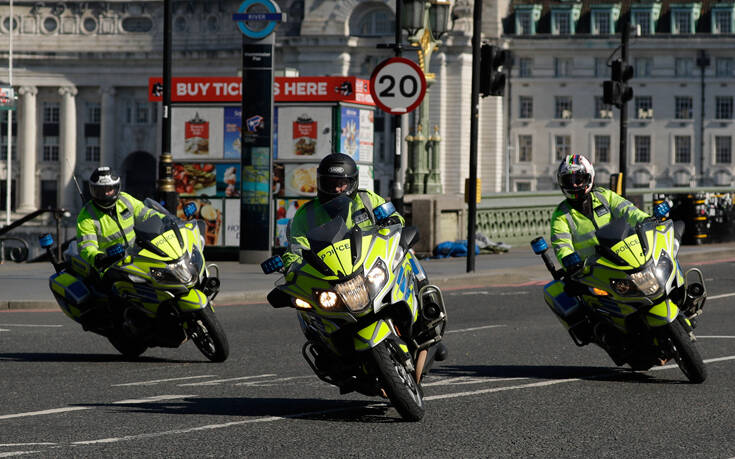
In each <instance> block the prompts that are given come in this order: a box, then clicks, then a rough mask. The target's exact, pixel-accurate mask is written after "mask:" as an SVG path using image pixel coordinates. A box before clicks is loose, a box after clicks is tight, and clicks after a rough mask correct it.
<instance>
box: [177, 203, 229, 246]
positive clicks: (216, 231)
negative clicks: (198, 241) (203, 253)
mask: <svg viewBox="0 0 735 459" xmlns="http://www.w3.org/2000/svg"><path fill="white" fill-rule="evenodd" d="M189 202H193V203H194V204H196V206H197V210H196V212H195V213H194V216H193V217H192V218H195V219H198V220H202V221H203V222H204V227H205V230H204V244H205V245H206V246H213V245H222V240H223V234H222V233H223V231H222V199H205V198H193V199H191V198H180V199H179V204H178V206H177V207H176V216H177V217H179V218H181V219H186V216H185V215H184V205H186V204H188V203H189Z"/></svg>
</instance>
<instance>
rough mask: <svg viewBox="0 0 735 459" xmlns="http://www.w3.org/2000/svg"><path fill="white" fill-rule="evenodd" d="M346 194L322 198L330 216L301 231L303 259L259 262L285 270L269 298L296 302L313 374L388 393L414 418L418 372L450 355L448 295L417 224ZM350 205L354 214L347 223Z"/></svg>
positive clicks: (418, 412) (419, 405)
mask: <svg viewBox="0 0 735 459" xmlns="http://www.w3.org/2000/svg"><path fill="white" fill-rule="evenodd" d="M351 203H352V200H351V199H350V198H348V197H346V196H338V197H336V198H334V199H332V200H330V201H329V202H328V203H327V204H326V205H325V210H327V211H328V213H329V215H330V216H333V219H332V220H330V221H329V222H327V223H325V224H323V225H321V226H318V227H315V228H312V229H311V230H310V231H309V232H308V233H307V235H306V238H307V239H308V241H309V249H304V250H303V251H302V260H301V261H299V262H294V263H293V264H292V265H291V266H290V267H289V268H288V269H284V267H283V260H282V259H281V257H279V256H274V257H271V258H269V259H268V260H266V261H265V262H263V263H262V264H261V266H262V268H263V271H264V272H265V273H266V274H270V273H273V272H276V271H278V272H281V273H283V274H284V277H283V278H281V279H280V280H279V281H278V282H277V284H276V287H275V288H274V289H273V290H272V291H271V292H270V293H269V294H268V302H269V303H270V304H271V305H272V306H273V307H274V308H281V307H292V308H294V309H296V311H297V316H298V320H299V323H300V325H301V329H302V331H303V333H304V335H305V337H306V339H307V341H306V343H305V344H304V346H303V347H302V354H303V356H304V359H306V361H307V363H308V364H309V366H310V367H311V369H312V370H313V371H314V373H315V374H316V376H317V377H318V378H319V379H321V380H322V381H325V382H327V383H329V384H332V385H335V386H337V387H339V389H340V393H341V394H346V393H349V392H352V391H357V392H359V393H361V394H364V395H368V396H379V395H382V396H387V398H388V399H390V401H391V403H392V404H393V406H394V407H395V408H396V410H397V411H398V412H399V414H400V415H401V416H402V417H403V418H404V419H406V420H410V421H418V420H420V419H421V418H423V416H424V411H425V408H424V400H423V390H422V388H421V377H422V375H425V374H426V373H427V372H428V370H429V368H430V366H431V364H432V363H433V361H434V360H436V361H438V360H443V359H444V358H445V357H446V350H445V349H444V348H443V344H438V343H439V342H440V341H441V339H442V337H443V335H444V330H445V327H446V322H447V314H446V309H445V307H444V300H443V297H442V294H441V291H440V290H439V288H438V287H436V286H434V285H431V284H429V283H428V279H427V278H426V273H425V271H424V270H423V268H422V267H421V265H420V264H419V262H418V260H417V259H416V257H415V255H414V254H413V253H412V251H411V250H410V248H411V246H412V245H413V244H414V243H415V242H416V241H417V240H418V234H417V231H416V229H415V228H413V227H403V225H402V224H401V222H400V221H399V220H398V219H397V217H395V216H393V217H391V216H390V215H391V214H393V213H394V212H395V208H394V206H393V204H391V203H385V204H382V205H381V206H378V207H376V208H375V209H374V210H373V211H372V212H370V211H368V210H366V209H361V210H359V211H357V212H354V213H352V212H351V210H350V206H351ZM350 213H352V221H353V222H355V223H356V224H355V225H354V226H352V228H350V229H348V228H347V224H346V223H345V222H346V221H349V220H348V219H349V218H350V215H349V214H350ZM367 219H370V220H371V222H370V223H366V225H367V226H363V227H362V228H361V227H359V226H358V225H357V223H361V222H366V221H367Z"/></svg>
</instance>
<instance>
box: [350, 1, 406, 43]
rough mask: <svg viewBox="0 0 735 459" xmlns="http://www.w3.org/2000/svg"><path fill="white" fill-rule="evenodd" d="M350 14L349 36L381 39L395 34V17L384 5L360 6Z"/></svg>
mask: <svg viewBox="0 0 735 459" xmlns="http://www.w3.org/2000/svg"><path fill="white" fill-rule="evenodd" d="M360 6H361V7H362V8H361V7H358V8H356V9H355V11H354V12H353V13H352V20H351V21H350V23H351V25H350V35H355V36H358V37H382V36H386V35H393V34H395V27H396V22H395V15H394V14H393V11H392V10H391V9H390V8H388V7H387V6H386V5H384V4H381V3H372V4H367V5H364V7H363V5H360Z"/></svg>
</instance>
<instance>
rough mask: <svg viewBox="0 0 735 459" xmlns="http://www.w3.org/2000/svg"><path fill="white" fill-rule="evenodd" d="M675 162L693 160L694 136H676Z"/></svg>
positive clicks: (686, 162)
mask: <svg viewBox="0 0 735 459" xmlns="http://www.w3.org/2000/svg"><path fill="white" fill-rule="evenodd" d="M674 162H675V163H679V164H681V163H685V164H689V163H691V162H692V138H691V137H690V136H688V135H677V136H674Z"/></svg>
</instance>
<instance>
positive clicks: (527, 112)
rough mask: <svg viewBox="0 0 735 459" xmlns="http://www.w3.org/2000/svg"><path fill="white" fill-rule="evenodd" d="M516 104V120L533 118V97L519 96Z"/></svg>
mask: <svg viewBox="0 0 735 459" xmlns="http://www.w3.org/2000/svg"><path fill="white" fill-rule="evenodd" d="M518 102H519V104H518V118H522V119H526V118H533V97H530V96H520V97H519V98H518Z"/></svg>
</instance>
